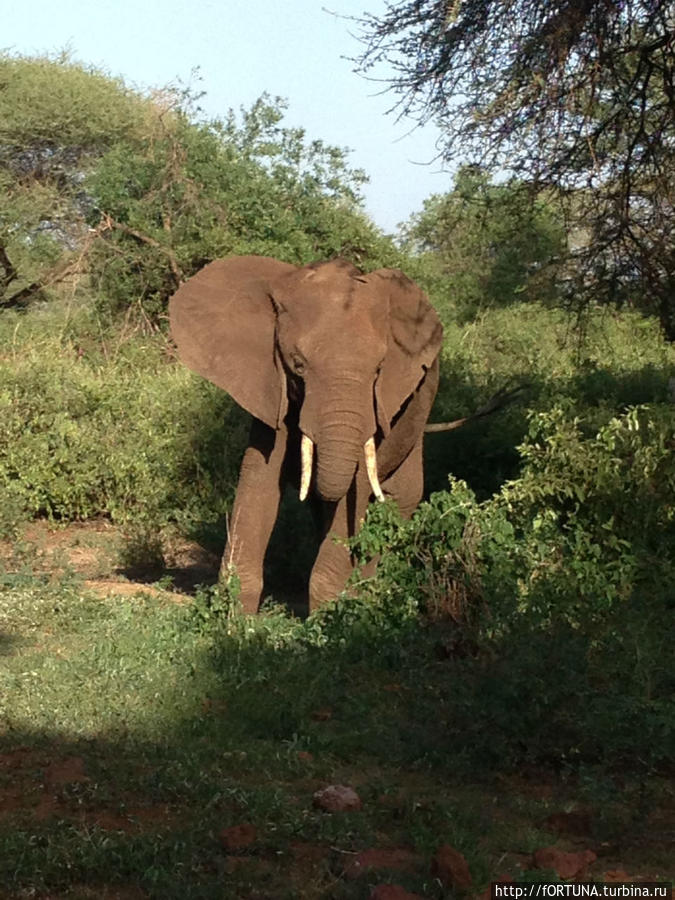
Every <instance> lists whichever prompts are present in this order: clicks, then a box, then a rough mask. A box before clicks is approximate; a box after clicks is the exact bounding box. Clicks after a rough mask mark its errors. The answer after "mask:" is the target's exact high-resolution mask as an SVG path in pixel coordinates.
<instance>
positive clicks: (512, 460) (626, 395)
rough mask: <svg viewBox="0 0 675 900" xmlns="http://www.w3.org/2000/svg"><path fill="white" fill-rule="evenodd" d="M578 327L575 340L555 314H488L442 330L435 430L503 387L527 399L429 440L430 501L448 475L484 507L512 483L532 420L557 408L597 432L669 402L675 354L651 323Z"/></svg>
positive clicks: (618, 321) (621, 317)
mask: <svg viewBox="0 0 675 900" xmlns="http://www.w3.org/2000/svg"><path fill="white" fill-rule="evenodd" d="M583 326H584V328H583V330H582V331H581V332H580V331H579V330H577V329H575V328H574V327H573V325H572V323H571V322H570V320H569V318H568V317H567V316H566V315H565V314H564V313H563V312H562V311H561V310H557V309H547V308H545V307H543V306H542V305H540V304H538V303H517V304H514V305H513V306H511V307H508V308H502V309H498V308H497V309H489V310H486V311H485V312H484V313H482V315H481V316H480V317H479V318H478V319H476V320H475V321H474V322H472V323H470V324H467V325H460V324H458V323H457V322H453V321H449V322H448V321H446V323H445V340H444V347H443V358H442V362H441V382H440V387H439V392H438V396H437V398H436V403H435V405H434V409H433V413H432V417H431V420H432V421H437V422H443V421H452V420H453V419H457V418H459V417H460V416H466V415H469V414H470V413H472V412H474V411H475V410H476V409H477V408H479V407H480V406H481V404H482V403H484V402H485V401H486V400H487V399H488V398H489V397H490V396H491V395H492V394H493V393H494V392H495V391H496V390H497V389H498V388H500V387H502V386H504V385H505V384H509V383H510V384H522V385H525V386H526V390H525V391H524V393H523V396H522V397H521V398H520V399H519V400H517V401H516V402H515V403H513V404H512V405H511V406H509V407H507V408H506V409H504V410H502V411H501V412H499V413H497V414H496V415H493V416H489V417H487V418H485V419H482V420H479V421H476V422H473V423H471V424H469V425H467V426H465V427H464V428H461V429H459V430H458V431H453V432H450V433H448V434H438V435H429V436H428V437H427V438H426V440H425V452H426V479H427V490H428V491H433V490H441V489H443V488H444V487H445V484H446V478H447V473H448V471H450V472H452V473H453V474H454V475H455V476H457V477H458V478H460V479H463V480H465V481H467V482H468V484H469V485H470V487H471V488H472V490H474V491H475V492H476V493H477V495H478V496H479V497H480V498H481V499H483V498H485V497H489V496H490V495H491V494H492V493H493V492H495V491H497V490H499V488H500V486H501V485H502V484H503V482H504V481H506V480H508V479H513V478H516V477H517V476H518V473H519V471H520V468H521V465H522V460H521V458H520V457H519V455H518V454H517V453H516V450H515V448H516V447H517V446H518V444H520V443H522V442H523V441H524V440H525V437H526V435H527V433H528V428H529V424H528V418H527V415H528V412H546V411H547V410H550V409H551V408H552V407H553V406H555V405H558V404H561V403H562V404H565V405H566V407H567V408H568V409H569V410H570V413H571V415H573V416H574V415H576V416H579V417H580V418H581V419H582V420H583V421H584V422H585V423H586V425H585V427H586V428H589V429H591V430H592V429H596V430H597V429H599V428H601V427H602V426H603V425H606V424H607V423H608V422H609V420H610V419H611V418H612V417H613V416H615V415H616V414H617V413H620V412H622V411H623V410H625V409H626V407H627V406H629V405H640V404H644V403H664V402H668V401H669V400H670V397H671V393H670V387H669V381H670V379H671V378H673V377H675V348H674V347H673V345H672V344H668V343H667V342H665V341H664V340H663V339H662V337H661V335H660V333H659V327H658V323H657V322H656V321H655V320H654V319H645V318H644V317H643V316H642V315H640V314H639V313H636V312H631V311H628V310H624V311H623V312H621V313H611V314H610V313H608V312H607V311H604V312H603V311H600V310H594V311H593V312H592V313H589V315H588V316H587V317H586V319H585V320H584V322H583Z"/></svg>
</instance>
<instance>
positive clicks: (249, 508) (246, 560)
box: [220, 419, 287, 613]
mask: <svg viewBox="0 0 675 900" xmlns="http://www.w3.org/2000/svg"><path fill="white" fill-rule="evenodd" d="M249 441H250V442H249V446H248V447H247V449H246V452H245V453H244V459H243V460H242V464H241V472H240V474H239V483H238V485H237V495H236V497H235V501H234V506H233V508H232V514H231V517H230V522H229V529H228V536H227V544H226V546H225V552H224V554H223V561H222V563H221V568H220V577H221V579H225V578H227V576H228V574H229V573H230V572H231V571H233V570H234V572H236V574H237V576H238V578H239V581H240V584H241V593H240V599H241V604H242V607H243V610H244V612H246V613H256V612H257V611H258V606H259V605H260V600H261V597H262V590H263V561H264V558H265V551H266V549H267V544H268V543H269V539H270V535H271V534H272V529H273V528H274V523H275V521H276V518H277V514H278V512H279V503H280V500H281V492H282V479H283V471H282V470H283V463H284V457H285V454H286V443H287V434H286V432H285V431H283V430H279V431H274V430H273V429H271V428H268V427H267V425H264V424H263V423H262V422H260V421H259V420H257V419H254V420H253V423H252V425H251V434H250V438H249Z"/></svg>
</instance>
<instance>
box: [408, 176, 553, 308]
mask: <svg viewBox="0 0 675 900" xmlns="http://www.w3.org/2000/svg"><path fill="white" fill-rule="evenodd" d="M404 246H406V247H407V248H408V249H411V250H414V251H416V252H417V253H421V254H422V264H423V267H424V269H425V271H426V278H427V279H428V280H429V284H430V287H431V288H432V290H433V291H434V296H435V297H436V298H437V299H438V300H439V301H440V302H439V304H438V305H439V307H440V308H441V309H442V310H444V311H445V314H446V317H447V318H449V319H457V320H459V321H466V320H468V319H472V318H474V317H475V316H476V315H477V314H478V313H479V312H480V311H481V310H483V309H486V308H491V307H495V306H506V305H509V304H512V303H514V302H516V301H518V300H523V299H529V300H539V301H542V302H550V301H553V300H554V299H556V297H557V286H556V281H555V269H554V267H552V266H551V265H550V263H551V262H552V260H554V259H555V258H556V257H557V256H559V255H560V254H561V253H562V251H563V250H564V248H565V232H564V229H563V227H562V225H561V222H560V212H559V211H556V210H555V209H554V207H553V205H552V203H551V202H549V201H548V200H547V199H546V197H545V196H544V195H542V194H539V195H537V194H535V193H533V190H532V188H531V187H530V186H529V185H527V184H524V183H522V182H518V181H509V182H506V183H503V184H492V183H491V181H490V178H489V176H488V175H487V174H485V173H484V172H483V171H481V170H480V169H477V168H475V167H466V168H463V169H460V171H459V172H458V174H457V175H456V177H455V183H454V187H453V189H452V190H451V191H450V192H449V193H447V194H434V195H433V196H432V197H429V199H427V200H425V202H424V207H423V209H422V211H421V212H420V213H417V214H415V215H414V216H413V217H412V218H411V220H410V222H409V223H408V224H407V226H406V227H405V229H404ZM441 298H442V299H441Z"/></svg>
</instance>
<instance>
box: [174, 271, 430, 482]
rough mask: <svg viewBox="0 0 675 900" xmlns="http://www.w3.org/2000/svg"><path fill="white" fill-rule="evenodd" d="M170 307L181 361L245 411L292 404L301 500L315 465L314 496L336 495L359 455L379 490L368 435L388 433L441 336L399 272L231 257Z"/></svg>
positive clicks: (273, 420) (278, 414)
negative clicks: (366, 271)
mask: <svg viewBox="0 0 675 900" xmlns="http://www.w3.org/2000/svg"><path fill="white" fill-rule="evenodd" d="M170 315H171V329H172V333H173V336H174V339H175V341H176V343H177V345H178V350H179V353H180V356H181V359H182V360H183V362H185V363H186V365H188V366H189V367H190V368H191V369H193V370H194V371H195V372H198V373H199V374H200V375H203V376H204V377H205V378H208V379H209V380H210V381H212V382H214V383H215V384H217V385H219V386H220V387H222V388H223V389H224V390H226V391H227V392H228V393H229V394H230V395H231V396H232V397H233V398H234V399H235V400H236V401H237V402H238V403H239V404H240V405H241V406H243V407H244V408H245V409H247V410H248V411H249V412H250V413H252V415H254V416H256V417H257V418H258V419H260V420H262V421H263V422H265V423H266V424H267V425H269V426H270V427H271V428H279V427H281V426H282V425H283V423H284V421H285V420H286V421H287V422H290V416H295V415H298V412H297V409H298V406H299V418H298V420H297V422H298V426H299V428H300V431H301V432H302V435H303V439H302V458H303V464H302V475H301V496H302V497H303V499H304V496H305V495H306V493H307V490H308V487H309V482H310V479H311V476H312V474H314V476H315V489H316V492H317V493H318V495H319V496H320V497H322V498H323V499H325V500H338V499H340V498H341V497H343V496H344V495H345V494H346V492H347V490H348V489H349V486H350V484H351V482H352V479H353V477H354V473H355V471H356V467H357V465H358V463H359V461H360V460H361V459H362V458H363V457H364V454H365V456H366V461H367V462H368V459H370V463H369V465H368V470H369V475H370V479H371V486H372V488H373V492H374V493H375V494H376V495H378V496H381V491H380V488H379V484H378V483H377V467H376V464H375V456H374V453H375V440H376V438H378V437H379V438H381V437H386V436H387V435H388V434H389V431H390V428H391V424H392V421H393V420H395V418H396V416H397V414H398V412H399V410H401V408H402V407H403V406H404V404H405V403H406V401H407V399H408V398H409V397H410V395H411V394H412V393H413V392H414V391H415V389H416V388H417V386H418V385H419V384H420V382H421V381H422V379H423V378H424V374H425V372H426V370H427V368H429V367H430V366H431V365H432V363H433V362H434V360H435V358H436V356H437V355H438V352H439V348H440V344H441V337H442V328H441V324H440V322H439V320H438V317H437V315H436V313H435V312H434V310H433V309H432V307H431V306H430V304H429V302H428V300H427V299H426V297H425V295H424V294H423V293H422V291H421V290H420V289H419V288H418V287H417V286H416V285H415V284H414V283H413V282H412V281H410V280H409V279H408V278H407V277H406V276H405V275H404V274H403V273H402V272H400V271H397V270H391V269H380V270H378V271H376V272H372V273H370V274H369V275H362V274H361V273H360V272H359V271H358V270H357V269H355V268H354V267H353V266H351V265H350V264H349V263H347V262H345V261H344V260H334V261H332V262H327V263H319V264H314V265H311V266H306V267H304V268H297V267H296V266H292V265H289V264H288V263H282V262H279V261H278V260H275V259H270V258H268V257H260V256H243V257H231V258H229V259H223V260H217V261H216V262H213V263H211V264H210V265H208V266H206V267H205V268H204V269H202V270H201V271H200V272H198V273H197V274H196V275H195V276H194V277H193V278H191V279H190V280H189V281H187V282H186V283H185V284H184V285H183V286H182V287H181V288H180V289H179V290H178V292H177V293H176V294H175V295H174V297H173V298H172V300H171V305H170ZM287 416H289V419H287ZM314 449H316V453H315V454H314ZM314 456H315V457H316V459H315V460H314V459H313V457H314Z"/></svg>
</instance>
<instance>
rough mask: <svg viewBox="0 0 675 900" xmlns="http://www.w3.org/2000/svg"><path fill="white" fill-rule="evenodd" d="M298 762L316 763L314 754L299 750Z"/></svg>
mask: <svg viewBox="0 0 675 900" xmlns="http://www.w3.org/2000/svg"><path fill="white" fill-rule="evenodd" d="M298 760H299V761H300V762H304V763H311V762H314V754H313V753H310V752H309V751H308V750H298Z"/></svg>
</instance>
